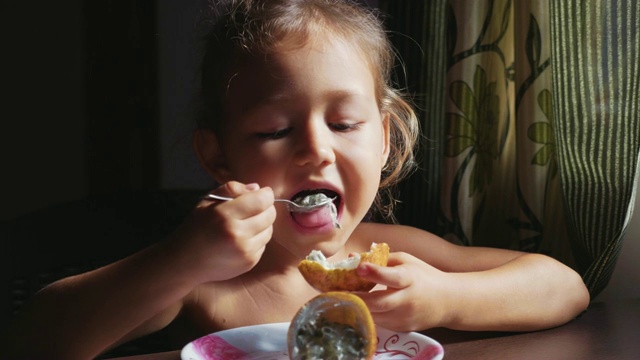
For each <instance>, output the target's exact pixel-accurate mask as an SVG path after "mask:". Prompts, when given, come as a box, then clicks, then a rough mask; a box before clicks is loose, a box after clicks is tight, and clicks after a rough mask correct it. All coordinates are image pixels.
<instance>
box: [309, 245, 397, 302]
mask: <svg viewBox="0 0 640 360" xmlns="http://www.w3.org/2000/svg"><path fill="white" fill-rule="evenodd" d="M312 254H313V255H314V256H312ZM312 254H310V256H309V257H307V259H305V260H302V261H301V262H300V264H298V269H299V270H300V273H301V274H302V276H303V277H304V278H305V280H307V282H308V283H309V284H311V286H313V287H314V288H316V289H317V290H319V291H321V292H328V291H370V290H371V289H373V287H374V286H375V285H376V283H374V282H371V281H368V280H365V279H363V278H361V277H360V276H358V274H357V273H356V267H357V266H353V267H351V266H349V267H348V268H343V267H335V266H327V264H325V263H324V261H318V259H317V252H315V251H314V252H312ZM388 258H389V245H387V244H386V243H379V244H376V243H373V244H372V245H371V250H370V251H368V252H364V253H361V254H360V262H369V263H372V264H376V265H380V266H387V259H388ZM358 264H359V263H358Z"/></svg>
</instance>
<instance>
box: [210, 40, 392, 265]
mask: <svg viewBox="0 0 640 360" xmlns="http://www.w3.org/2000/svg"><path fill="white" fill-rule="evenodd" d="M231 74H232V76H231V79H230V81H229V84H228V92H227V99H226V100H225V101H226V102H225V103H226V106H227V108H226V120H225V121H226V123H225V126H224V127H223V130H222V132H221V133H220V134H219V136H218V140H219V146H220V152H221V158H222V160H221V162H220V163H221V164H222V168H223V169H224V173H226V175H225V176H224V177H225V178H223V179H218V180H222V181H228V180H237V181H240V182H243V183H252V182H255V183H258V184H260V186H269V187H271V188H272V189H273V191H274V194H275V196H276V197H277V198H284V199H294V198H296V197H297V196H299V195H303V194H308V193H312V192H318V191H320V192H324V193H326V194H327V195H329V196H331V197H334V196H335V197H336V200H335V203H336V205H337V208H338V219H339V222H340V224H341V225H342V229H336V228H335V227H334V226H333V223H332V222H331V217H330V216H329V211H328V209H327V210H323V211H320V212H317V213H311V214H303V215H301V214H292V213H290V212H289V210H288V209H287V207H286V206H284V205H279V204H276V205H275V206H276V209H277V212H278V215H277V219H276V222H275V224H274V233H273V238H274V240H275V241H277V242H278V243H280V244H281V245H282V246H284V247H285V248H287V249H289V251H291V252H292V253H294V254H295V255H297V256H306V255H307V254H308V253H309V251H310V250H311V249H320V250H322V251H324V252H325V254H327V255H332V254H334V253H336V252H337V251H338V250H339V249H340V248H342V246H343V245H344V243H345V242H346V241H347V239H348V237H349V235H350V234H351V233H352V232H353V230H354V229H355V227H356V226H357V225H358V223H359V222H360V221H361V220H362V218H363V217H364V216H365V214H366V213H367V211H368V210H369V207H370V206H371V204H372V202H373V200H374V198H375V196H376V193H377V191H378V185H379V183H380V174H381V169H382V167H383V165H384V163H385V161H386V159H387V155H388V148H389V136H388V123H387V122H388V120H387V119H386V118H385V116H384V115H383V114H381V112H380V110H379V107H378V103H377V101H376V97H375V88H374V78H373V75H372V73H371V71H370V67H369V65H368V63H367V62H366V61H364V59H363V57H362V55H361V54H360V53H359V52H357V51H354V50H353V48H352V47H349V46H348V45H346V44H344V43H343V42H340V41H335V40H329V39H320V40H318V41H312V42H311V43H309V44H308V45H305V46H304V47H301V48H296V49H293V50H285V51H281V52H277V53H274V54H270V55H267V56H265V57H262V58H258V59H253V60H249V61H246V62H244V63H242V64H240V65H239V66H237V67H236V68H234V71H232V73H231Z"/></svg>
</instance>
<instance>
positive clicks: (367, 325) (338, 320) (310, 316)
mask: <svg viewBox="0 0 640 360" xmlns="http://www.w3.org/2000/svg"><path fill="white" fill-rule="evenodd" d="M376 335H377V334H376V329H375V325H374V323H373V318H372V317H371V313H370V312H369V309H368V308H367V305H366V304H365V303H364V301H363V300H362V299H360V298H359V297H358V296H356V295H354V294H350V293H347V292H327V293H323V294H320V295H318V296H316V297H315V298H313V299H311V300H310V301H309V302H307V303H306V304H305V305H304V306H303V307H302V308H300V310H298V312H297V314H296V315H295V316H294V318H293V320H292V321H291V325H290V326H289V330H288V333H287V348H288V350H289V358H290V359H293V360H298V359H306V360H309V359H323V360H324V359H362V360H365V359H371V358H372V357H373V355H374V353H375V348H376V341H377V340H376V339H377V337H376Z"/></svg>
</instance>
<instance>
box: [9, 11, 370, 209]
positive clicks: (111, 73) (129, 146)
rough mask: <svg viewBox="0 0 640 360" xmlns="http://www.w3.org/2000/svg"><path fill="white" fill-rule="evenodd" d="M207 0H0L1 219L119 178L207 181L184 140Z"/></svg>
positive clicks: (156, 182)
mask: <svg viewBox="0 0 640 360" xmlns="http://www.w3.org/2000/svg"><path fill="white" fill-rule="evenodd" d="M205 3H206V0H188V1H180V0H158V1H151V2H150V1H139V0H134V1H99V2H97V1H90V0H67V1H63V2H51V1H44V0H35V1H29V2H17V1H16V2H3V3H2V5H0V6H1V8H0V26H1V28H0V34H1V35H0V36H2V37H1V38H0V40H1V44H2V45H1V46H2V56H0V58H1V59H2V60H0V61H1V62H0V69H1V72H2V75H1V80H0V86H1V89H2V94H3V95H2V96H1V97H0V99H2V100H1V102H0V104H1V105H2V106H0V136H1V138H0V144H2V148H1V149H0V150H1V153H2V159H1V164H2V170H0V173H1V174H2V175H1V176H0V178H1V179H2V180H0V191H1V195H0V199H1V201H0V220H9V219H13V218H15V217H17V216H19V215H22V214H25V213H27V212H31V211H34V210H38V209H42V208H46V207H49V206H51V205H53V204H58V203H61V202H68V201H73V200H77V199H82V198H85V197H87V196H89V195H96V194H105V193H106V194H108V193H112V192H114V191H119V190H123V189H124V190H130V189H134V190H135V189H182V188H186V189H201V188H207V187H209V186H210V182H209V180H208V179H207V177H206V176H205V174H204V172H203V171H202V170H201V169H200V167H199V166H198V164H197V162H196V160H195V158H194V156H193V154H192V152H191V130H192V129H193V127H194V116H193V110H194V104H193V97H194V93H195V83H196V80H197V79H196V77H197V68H198V48H197V41H196V34H195V25H196V22H197V21H196V20H197V18H198V12H199V11H200V10H201V9H202V6H203V5H204V4H205ZM370 3H372V4H374V3H377V1H370Z"/></svg>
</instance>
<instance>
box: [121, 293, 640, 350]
mask: <svg viewBox="0 0 640 360" xmlns="http://www.w3.org/2000/svg"><path fill="white" fill-rule="evenodd" d="M423 333H424V334H425V335H427V336H429V337H431V338H433V339H435V340H437V341H438V342H440V343H441V344H442V345H443V346H444V351H445V354H444V359H445V360H449V359H451V360H455V359H474V360H482V359H501V360H502V359H536V360H538V359H545V360H554V359H562V360H565V359H571V360H580V359H599V360H600V359H617V360H625V359H640V299H634V300H621V301H619V302H608V303H599V302H596V303H593V304H591V306H590V307H589V310H587V311H586V312H585V313H584V314H582V315H581V316H580V317H578V318H577V319H575V320H574V321H572V322H570V323H568V324H566V325H563V326H560V327H557V328H554V329H549V330H544V331H537V332H529V333H498V332H466V331H452V330H448V329H431V330H428V331H425V332H423ZM119 359H120V360H125V359H126V360H151V359H154V360H179V359H180V352H179V351H172V352H166V353H160V354H149V355H140V356H130V357H125V358H119Z"/></svg>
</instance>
